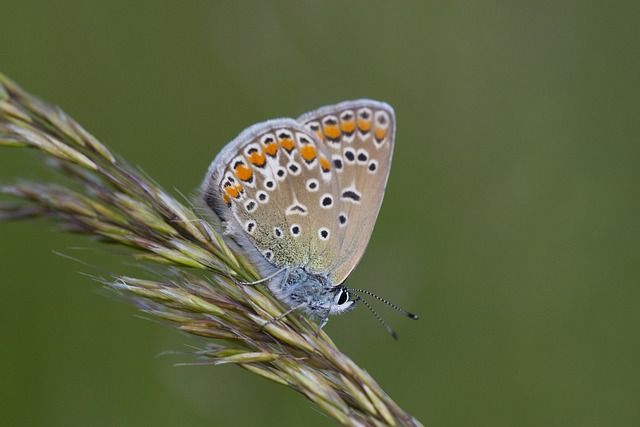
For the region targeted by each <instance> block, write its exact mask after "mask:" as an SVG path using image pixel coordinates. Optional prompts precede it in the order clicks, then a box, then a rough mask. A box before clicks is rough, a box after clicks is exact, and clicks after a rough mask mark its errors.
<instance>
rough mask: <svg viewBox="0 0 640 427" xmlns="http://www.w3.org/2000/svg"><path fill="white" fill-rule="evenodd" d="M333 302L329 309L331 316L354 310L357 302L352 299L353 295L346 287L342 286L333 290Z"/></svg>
mask: <svg viewBox="0 0 640 427" xmlns="http://www.w3.org/2000/svg"><path fill="white" fill-rule="evenodd" d="M332 292H333V301H332V303H331V306H330V307H329V314H330V315H334V314H342V313H345V312H347V311H349V310H353V309H354V308H355V305H356V300H353V299H351V293H349V289H347V287H346V286H344V285H340V286H336V287H335V289H332Z"/></svg>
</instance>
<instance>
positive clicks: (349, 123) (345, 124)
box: [340, 120, 356, 133]
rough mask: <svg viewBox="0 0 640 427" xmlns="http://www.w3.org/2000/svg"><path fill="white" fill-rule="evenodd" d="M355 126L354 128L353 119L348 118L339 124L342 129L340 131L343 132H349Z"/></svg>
mask: <svg viewBox="0 0 640 427" xmlns="http://www.w3.org/2000/svg"><path fill="white" fill-rule="evenodd" d="M355 128H356V122H355V120H348V121H346V122H342V123H341V124H340V129H342V132H344V133H351V132H353V131H354V130H355Z"/></svg>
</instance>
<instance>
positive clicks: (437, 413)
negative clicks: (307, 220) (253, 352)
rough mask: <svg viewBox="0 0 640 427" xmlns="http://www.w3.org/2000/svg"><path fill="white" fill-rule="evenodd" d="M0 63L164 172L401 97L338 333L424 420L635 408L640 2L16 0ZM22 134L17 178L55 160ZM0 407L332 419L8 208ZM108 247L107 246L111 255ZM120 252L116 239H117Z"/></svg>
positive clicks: (26, 416) (6, 18)
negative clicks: (108, 281)
mask: <svg viewBox="0 0 640 427" xmlns="http://www.w3.org/2000/svg"><path fill="white" fill-rule="evenodd" d="M0 17H1V18H2V25H1V26H0V70H1V71H2V72H4V73H6V74H7V75H9V76H10V77H12V78H13V79H15V80H16V81H17V82H18V83H19V84H21V85H22V86H23V87H24V88H25V89H27V90H29V91H30V92H32V93H34V94H36V95H38V96H40V97H42V98H44V99H46V100H48V101H50V102H52V103H55V104H57V105H60V106H61V107H63V108H64V109H65V110H66V112H68V113H69V114H70V115H72V116H73V117H74V118H76V119H77V120H78V121H79V122H80V123H82V124H83V125H84V126H85V127H86V128H87V129H88V130H90V131H91V132H93V133H94V134H95V135H96V136H97V137H99V138H100V139H101V140H102V141H103V142H105V143H107V144H108V145H109V146H110V147H111V148H112V149H113V150H115V151H116V152H119V153H120V154H122V155H123V156H124V157H126V158H127V159H128V160H129V161H130V162H131V163H133V164H137V165H140V166H141V167H142V168H143V169H144V170H145V171H146V172H148V173H149V174H150V175H151V176H153V177H155V178H156V179H157V180H158V182H160V183H161V184H162V185H164V186H165V187H166V188H169V189H172V190H173V189H174V188H175V189H176V191H175V192H174V194H177V190H179V191H181V192H184V193H188V192H190V191H191V190H192V189H194V188H196V187H197V186H198V184H199V181H200V180H201V178H202V176H203V174H204V172H205V170H206V169H207V167H208V164H209V162H210V161H211V160H212V159H213V157H214V155H215V154H216V153H217V152H218V150H220V148H221V147H222V146H223V145H224V144H226V143H227V142H228V141H229V140H231V139H232V138H233V137H235V136H236V135H237V134H238V133H239V132H240V131H241V130H242V129H243V128H245V127H246V126H248V125H250V124H253V123H255V122H258V121H262V120H266V119H269V118H274V117H280V116H292V117H296V116H298V115H299V114H300V113H303V112H305V111H308V110H311V109H314V108H316V107H319V106H322V105H325V104H330V103H334V102H338V101H341V100H347V99H353V98H359V97H369V98H375V99H380V100H384V101H387V102H389V103H390V104H392V105H393V106H394V108H395V110H396V114H397V120H398V131H397V143H396V150H395V154H394V165H393V168H392V172H391V178H390V181H389V185H388V187H387V193H386V198H385V203H384V205H383V208H382V211H381V214H380V217H379V219H378V223H377V226H376V230H375V232H374V234H373V238H372V240H371V243H370V245H369V248H368V250H367V253H366V255H365V257H364V259H363V261H362V262H361V263H360V265H359V267H358V269H357V270H356V271H355V273H354V274H353V275H352V276H351V278H350V280H349V282H348V284H349V285H351V286H353V287H362V288H366V289H370V290H371V291H374V292H377V293H379V294H380V295H383V296H385V297H387V298H389V299H391V300H392V301H394V302H396V303H398V304H399V305H400V306H402V307H405V308H407V309H408V310H411V311H415V312H417V313H419V314H420V315H421V320H420V321H419V322H411V321H409V320H406V319H404V318H402V316H400V315H397V314H396V313H394V312H392V311H391V310H387V309H385V308H384V307H379V311H380V312H381V313H382V314H383V316H384V317H385V319H386V320H387V321H388V322H389V323H390V324H391V325H392V326H393V327H394V328H395V329H396V330H397V331H398V332H399V334H400V337H401V338H400V341H399V342H397V343H396V342H394V341H393V340H392V339H391V338H390V337H389V336H388V335H387V334H386V332H385V331H384V329H383V328H382V327H380V325H379V324H378V323H377V322H376V320H375V319H374V318H373V317H372V316H371V315H370V313H368V312H367V310H366V309H364V308H362V307H361V308H360V309H359V310H356V311H355V312H353V313H349V314H348V315H345V316H343V317H340V318H335V319H333V320H332V321H331V322H330V323H329V325H328V326H327V331H328V332H329V333H330V335H331V336H332V337H333V338H334V339H335V341H336V342H337V343H338V345H339V346H340V347H341V348H342V350H343V351H345V352H346V353H347V354H348V355H349V356H351V357H352V358H353V359H354V360H355V361H356V362H358V363H359V364H361V366H363V367H364V368H365V369H367V370H368V371H369V372H370V373H371V374H372V375H373V376H374V377H375V378H376V379H377V380H378V381H379V383H380V384H381V385H382V387H383V388H384V389H385V390H386V391H387V392H388V393H389V394H390V395H391V396H392V397H393V398H394V399H396V401H397V402H398V403H399V404H400V405H401V406H403V407H404V408H405V409H406V410H408V411H409V412H411V413H412V414H413V415H415V416H416V417H417V418H418V419H420V420H421V421H422V422H424V423H425V424H427V425H438V426H515V425H518V426H573V425H575V426H635V425H638V423H639V422H640V404H639V400H640V399H639V398H640V367H639V364H640V310H639V307H640V287H639V286H638V284H639V281H638V277H639V276H640V259H639V256H638V255H639V244H638V242H639V241H640V197H639V195H638V185H639V184H640V168H639V167H638V163H639V160H640V140H639V139H640V138H639V135H640V120H639V115H640V114H639V113H640V101H639V98H640V80H639V77H640V31H639V29H638V25H639V22H640V3H639V2H617V3H616V2H598V1H566V2H554V1H543V2H509V1H485V2H473V1H462V2H451V1H426V2H425V1H413V2H394V1H378V0H376V1H359V2H347V1H321V0H315V1H306V0H305V1H301V0H290V1H267V2H253V3H248V2H241V1H225V2H207V1H188V2H172V1H166V0H161V1H158V0H157V1H154V2H142V1H131V0H128V1H122V0H119V1H109V2H107V1H101V2H97V1H86V0H84V1H79V0H66V1H57V2H52V1H44V0H42V1H25V0H19V1H18V0H2V2H0ZM40 160H41V159H40V158H39V157H38V156H37V155H34V153H32V152H26V151H25V150H14V149H2V150H1V153H0V177H1V178H2V179H11V178H14V177H24V178H36V179H44V180H49V179H56V178H53V177H52V175H50V173H49V172H48V171H47V170H46V168H45V167H44V166H43V165H42V164H41V161H40ZM0 236H1V242H2V244H1V245H0V260H1V261H0V267H1V269H2V270H1V271H2V279H1V281H2V285H1V286H2V287H1V289H0V324H1V325H2V351H0V417H1V421H0V423H2V424H4V425H15V426H27V425H29V426H31V425H47V426H49V425H64V426H73V425H83V426H84V425H92V426H102V425H104V426H115V425H117V426H147V425H149V426H151V425H153V426H177V425H190V426H218V425H219V426H223V425H231V424H232V423H233V424H234V425H255V426H258V425H261V426H262V425H264V426H267V425H300V424H301V423H304V424H305V425H306V426H309V427H310V426H323V425H327V424H329V423H330V422H329V421H328V420H327V419H325V418H324V417H323V416H322V415H320V414H318V413H317V412H316V411H314V410H313V409H312V408H311V407H310V404H309V403H308V402H307V401H306V400H305V399H304V398H303V397H301V396H299V395H296V394H295V393H293V392H292V391H290V390H288V389H286V388H284V387H281V386H277V385H273V384H271V383H268V382H267V381H265V380H262V379H260V378H257V377H255V376H252V375H251V374H249V373H247V372H245V371H242V370H240V369H238V368H235V367H232V366H222V367H213V366H198V367H180V368H177V367H173V366H172V365H173V364H174V363H176V362H184V361H189V360H191V359H190V358H189V357H188V356H161V357H156V356H157V355H159V354H160V353H161V352H163V351H166V350H178V351H189V350H190V348H189V347H188V346H187V345H195V344H197V342H196V341H194V340H192V339H190V338H189V337H186V336H183V335H180V334H178V333H176V332H175V331H173V330H171V329H169V328H166V327H163V326H160V325H158V324H156V323H154V322H150V321H146V320H140V319H137V318H136V317H135V316H136V315H137V312H136V310H135V309H134V308H132V307H130V306H128V305H126V304H124V303H122V302H119V301H116V300H114V299H112V298H105V297H104V296H105V295H107V294H106V293H105V292H104V291H101V290H100V287H99V286H98V285H97V284H96V283H94V282H92V281H91V280H90V279H89V278H87V277H84V276H82V275H80V274H78V272H79V271H83V272H87V273H92V271H91V270H90V269H88V268H85V267H83V266H80V265H79V264H77V263H74V262H71V261H67V260H66V259H63V258H61V257H59V256H56V255H54V254H53V253H52V250H58V251H62V252H64V253H67V254H71V255H73V256H78V257H80V258H83V259H87V260H90V261H91V262H95V263H98V264H100V265H103V266H105V267H108V268H112V269H115V270H118V271H123V272H128V271H136V269H135V266H132V265H131V264H130V263H128V264H126V263H125V262H124V261H123V260H124V258H122V257H119V256H116V255H114V254H112V253H110V251H111V248H107V251H104V250H101V251H96V250H95V247H96V245H95V244H93V243H91V242H89V241H87V240H86V239H84V238H80V237H77V236H71V237H70V236H66V235H63V234H61V233H59V232H57V231H55V230H54V229H53V227H52V226H51V224H49V223H46V222H42V221H41V222H37V223H33V222H21V223H11V224H0ZM78 247H82V248H89V249H76V248H78ZM91 248H94V249H91ZM103 249H104V247H103Z"/></svg>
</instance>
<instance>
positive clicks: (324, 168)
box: [320, 156, 330, 172]
mask: <svg viewBox="0 0 640 427" xmlns="http://www.w3.org/2000/svg"><path fill="white" fill-rule="evenodd" d="M320 167H321V168H322V172H329V170H330V168H329V160H327V159H326V158H325V157H324V156H322V157H320Z"/></svg>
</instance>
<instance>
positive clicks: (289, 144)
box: [280, 138, 295, 153]
mask: <svg viewBox="0 0 640 427" xmlns="http://www.w3.org/2000/svg"><path fill="white" fill-rule="evenodd" d="M280 146H282V148H284V149H285V150H287V153H290V152H291V150H293V147H295V144H294V143H293V141H292V140H290V139H289V138H284V139H282V140H280Z"/></svg>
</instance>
